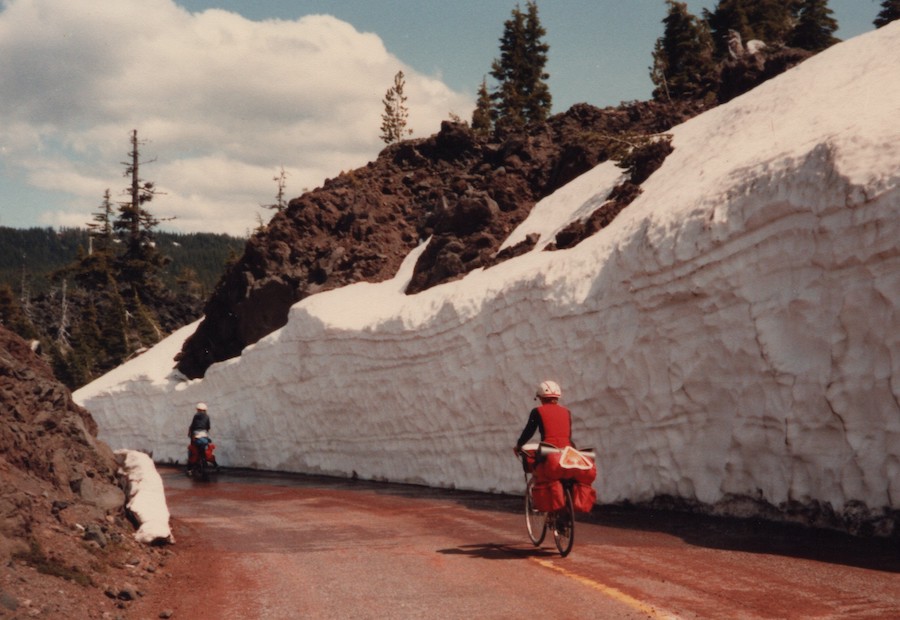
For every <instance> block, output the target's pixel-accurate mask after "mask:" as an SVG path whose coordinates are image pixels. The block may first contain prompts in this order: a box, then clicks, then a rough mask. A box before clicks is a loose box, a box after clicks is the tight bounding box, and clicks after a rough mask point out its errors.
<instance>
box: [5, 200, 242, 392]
mask: <svg viewBox="0 0 900 620" xmlns="http://www.w3.org/2000/svg"><path fill="white" fill-rule="evenodd" d="M141 214H142V216H144V215H145V214H146V211H144V210H141ZM107 215H108V214H107ZM101 219H104V218H101ZM145 232H147V231H145V229H144V228H138V234H139V235H144V234H145ZM244 243H245V241H244V240H243V239H239V238H236V237H230V236H227V235H220V234H210V233H192V234H176V233H163V232H159V233H155V234H149V233H147V235H146V236H131V235H129V234H123V235H115V234H113V226H112V224H111V222H110V221H109V220H108V219H106V220H105V221H104V222H103V225H100V226H97V227H96V228H85V229H64V230H59V231H56V230H54V229H52V228H32V229H28V230H17V229H12V228H0V324H2V325H4V326H5V327H7V328H9V329H10V330H12V331H13V332H15V333H17V334H18V335H19V336H22V337H23V338H26V339H28V340H31V341H32V342H33V343H34V346H35V348H36V350H39V351H41V352H42V353H43V354H44V356H45V358H46V360H47V361H48V362H49V363H50V364H51V365H52V368H53V371H54V373H55V374H56V376H57V378H58V379H59V380H60V381H62V382H63V383H65V384H66V385H67V386H68V387H69V388H73V389H74V388H77V387H79V386H81V385H84V384H85V383H87V382H89V381H91V380H93V379H95V378H96V377H98V376H100V375H102V374H103V373H105V372H107V371H109V370H110V369H112V368H115V367H116V366H117V365H119V364H121V363H122V362H123V361H124V360H126V359H128V357H130V356H132V355H135V354H137V353H139V352H141V351H143V350H145V349H146V348H147V347H149V346H152V345H153V344H155V343H157V342H159V340H160V339H161V338H163V337H165V336H166V335H168V334H170V333H171V332H173V331H174V330H176V329H178V328H179V327H182V326H183V325H186V324H188V323H190V322H191V321H194V320H196V319H197V318H199V317H200V315H201V314H202V312H203V304H204V300H205V299H206V298H207V297H208V296H209V295H210V291H211V290H212V289H213V288H214V287H215V284H216V282H217V281H218V279H219V277H220V275H221V274H222V272H223V271H224V269H225V268H226V266H227V264H228V263H229V262H230V261H233V260H235V259H236V257H237V256H239V255H240V253H241V251H242V249H243V246H244Z"/></svg>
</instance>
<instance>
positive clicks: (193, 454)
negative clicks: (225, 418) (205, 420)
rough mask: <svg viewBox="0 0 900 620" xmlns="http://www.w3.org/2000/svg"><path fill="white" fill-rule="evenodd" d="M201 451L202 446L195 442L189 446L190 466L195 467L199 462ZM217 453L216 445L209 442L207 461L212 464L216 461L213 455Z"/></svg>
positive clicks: (206, 450)
mask: <svg viewBox="0 0 900 620" xmlns="http://www.w3.org/2000/svg"><path fill="white" fill-rule="evenodd" d="M201 450H202V448H201V447H200V446H198V445H197V444H196V443H194V442H193V441H192V442H191V443H190V444H188V463H189V464H190V465H194V464H195V463H196V462H197V461H199V460H200V451H201ZM215 451H216V444H214V443H213V442H209V443H208V444H206V449H205V452H206V460H207V461H209V462H210V463H212V462H213V461H214V460H215V457H214V456H213V453H214V452H215Z"/></svg>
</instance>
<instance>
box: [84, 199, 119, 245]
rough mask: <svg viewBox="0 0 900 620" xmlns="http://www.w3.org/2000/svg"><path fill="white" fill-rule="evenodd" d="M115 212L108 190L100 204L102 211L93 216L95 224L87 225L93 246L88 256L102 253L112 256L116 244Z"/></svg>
mask: <svg viewBox="0 0 900 620" xmlns="http://www.w3.org/2000/svg"><path fill="white" fill-rule="evenodd" d="M114 212H115V209H114V207H113V202H112V198H111V197H110V194H109V188H106V191H105V192H103V202H101V203H100V210H99V211H97V212H96V213H94V214H93V216H94V218H93V222H92V223H88V225H87V227H88V231H89V233H88V234H89V235H90V244H91V245H90V248H89V249H88V254H93V253H94V252H100V253H103V254H106V255H110V254H111V253H112V252H113V247H114V246H113V244H114V243H115V235H114V233H113V213H114Z"/></svg>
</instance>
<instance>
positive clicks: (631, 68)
mask: <svg viewBox="0 0 900 620" xmlns="http://www.w3.org/2000/svg"><path fill="white" fill-rule="evenodd" d="M522 4H523V6H524V2H523V3H522ZM714 4H715V3H714V2H704V1H699V0H692V1H689V2H688V8H689V10H691V11H692V12H693V13H695V14H700V12H701V11H702V9H703V8H712V7H713V6H714ZM879 5H880V3H879V2H877V1H876V0H831V2H830V6H831V8H832V9H833V11H834V14H835V17H836V18H837V19H838V21H839V23H840V26H841V29H840V30H839V31H838V33H837V34H838V36H840V37H842V38H850V37H852V36H855V35H857V34H860V33H862V32H866V31H868V30H872V29H873V26H872V20H873V19H874V18H875V16H876V15H877V13H878V10H879ZM514 6H515V2H514V1H513V0H453V1H446V0H445V1H442V2H437V1H433V0H343V1H341V0H336V1H332V2H326V1H324V0H252V1H251V0H117V1H116V2H115V3H100V2H97V0H0V58H3V59H4V60H5V61H6V62H0V84H2V85H3V91H4V97H3V98H0V225H3V226H14V227H29V226H54V227H60V226H82V225H84V223H86V222H88V221H90V218H91V213H92V212H93V211H95V210H96V208H97V205H99V203H100V201H101V199H102V195H103V192H104V190H105V189H106V188H110V190H111V192H112V194H113V197H114V198H116V197H117V196H118V193H119V191H120V190H121V189H122V188H123V187H124V181H123V179H122V178H121V173H122V168H121V166H120V165H119V162H121V161H123V159H124V157H125V155H126V153H127V151H128V150H129V145H128V136H129V134H130V131H131V130H132V129H138V132H139V136H140V137H141V138H142V139H146V140H147V143H146V144H145V145H144V147H143V149H142V153H143V154H144V155H145V158H146V159H147V160H154V161H153V163H152V164H148V165H147V166H145V167H144V174H143V175H142V176H144V178H145V179H147V180H152V181H154V182H156V183H157V185H158V186H159V187H160V188H161V189H162V190H163V191H164V192H165V194H164V195H161V196H159V197H158V198H157V200H155V201H154V202H153V204H152V209H153V210H154V213H155V214H157V215H158V216H159V217H162V218H167V217H172V216H174V217H175V219H174V220H172V221H171V222H169V223H168V224H167V228H171V229H174V230H180V231H185V232H187V231H196V230H209V231H213V232H230V233H233V234H245V233H246V232H248V231H249V230H251V229H252V228H254V227H255V226H256V225H257V224H258V222H259V221H260V220H265V219H267V218H268V217H269V216H270V215H271V212H270V211H268V210H266V209H264V208H261V207H260V205H263V204H267V203H270V202H272V201H273V200H274V195H275V191H276V184H275V182H274V180H273V177H274V176H275V175H276V174H277V172H278V170H279V169H280V168H281V167H282V166H283V167H284V169H285V170H286V172H287V174H288V177H287V193H288V194H289V195H291V196H295V195H299V194H300V193H302V191H303V190H305V189H311V188H313V187H316V186H318V185H319V184H321V183H322V181H324V180H325V179H327V178H330V177H333V176H336V175H337V174H338V173H340V172H341V171H342V170H349V169H352V168H355V167H358V166H361V165H364V164H365V163H366V162H367V161H370V160H372V159H374V158H375V157H376V156H377V154H378V152H379V150H380V149H381V148H382V147H383V146H384V145H383V143H381V142H380V140H379V135H378V134H379V126H380V114H381V111H382V106H381V98H382V97H383V96H384V92H385V90H386V89H387V88H388V87H389V86H390V84H391V81H392V77H393V75H394V73H396V71H397V70H400V69H402V70H403V71H404V73H405V74H406V75H407V89H406V93H407V96H408V97H409V99H408V102H407V103H408V106H409V108H410V126H411V127H412V128H413V129H414V130H415V133H414V136H413V137H422V136H426V135H429V134H431V133H434V132H435V131H436V130H437V129H438V127H439V124H440V121H441V120H443V119H446V118H448V117H449V115H450V114H451V113H452V114H457V115H459V116H460V117H462V118H464V119H468V118H469V117H470V116H471V110H472V108H473V106H474V98H475V92H476V90H477V88H478V86H479V84H480V83H481V80H482V79H483V78H484V77H485V76H486V75H487V74H488V72H489V71H490V65H491V62H492V61H493V59H494V58H496V57H497V55H498V53H499V51H498V45H499V38H500V36H501V35H502V32H503V22H504V21H505V20H507V19H509V17H510V13H511V11H512V9H513V7H514ZM538 6H539V13H540V17H541V21H542V23H543V25H544V27H545V28H546V30H547V36H546V41H547V43H548V44H549V45H550V54H549V63H548V66H547V69H548V72H549V73H550V79H549V84H550V88H551V92H552V94H553V101H554V112H562V111H565V110H566V109H568V108H569V107H570V106H571V105H572V104H574V103H578V102H587V103H591V104H593V105H597V106H606V105H616V104H618V103H619V102H621V101H628V100H633V99H646V98H648V97H649V94H650V91H651V89H652V85H651V83H650V79H649V76H648V69H647V68H648V66H649V65H650V61H651V51H652V49H653V44H654V42H655V41H656V39H657V38H658V37H659V36H660V35H661V34H662V19H663V17H664V16H665V3H664V2H663V0H628V1H623V0H543V1H541V2H539V3H538ZM312 15H316V16H317V17H310V16H312ZM135 24H140V28H139V30H137V31H135ZM136 33H137V34H136ZM488 83H489V84H490V83H491V81H490V78H488Z"/></svg>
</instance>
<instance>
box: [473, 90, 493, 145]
mask: <svg viewBox="0 0 900 620" xmlns="http://www.w3.org/2000/svg"><path fill="white" fill-rule="evenodd" d="M493 126H494V110H493V108H492V107H491V95H490V93H488V87H487V78H484V79H482V80H481V86H480V87H479V88H478V101H477V102H476V103H475V111H474V112H472V131H474V132H475V133H476V134H478V135H480V136H487V135H488V134H490V133H491V129H492V128H493Z"/></svg>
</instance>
